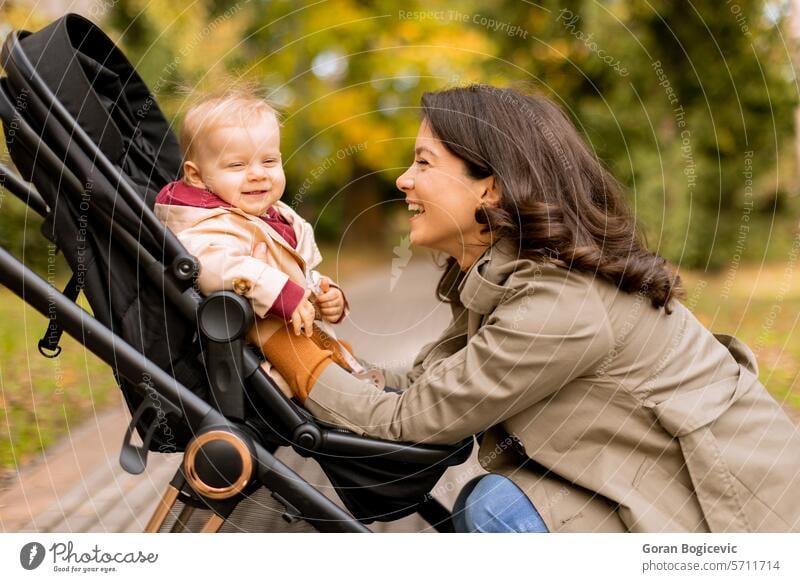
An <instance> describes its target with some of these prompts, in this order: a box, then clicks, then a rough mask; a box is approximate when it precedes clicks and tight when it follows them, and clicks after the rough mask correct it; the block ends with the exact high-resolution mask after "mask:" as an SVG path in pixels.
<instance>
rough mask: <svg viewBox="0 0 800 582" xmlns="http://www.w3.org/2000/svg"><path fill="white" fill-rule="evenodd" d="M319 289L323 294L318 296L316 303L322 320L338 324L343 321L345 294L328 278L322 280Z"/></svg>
mask: <svg viewBox="0 0 800 582" xmlns="http://www.w3.org/2000/svg"><path fill="white" fill-rule="evenodd" d="M319 288H320V289H321V290H322V293H321V294H320V295H317V297H316V302H317V306H318V307H319V312H320V314H321V315H322V319H324V320H325V321H328V322H330V323H336V322H337V321H339V320H340V319H342V315H343V314H344V294H343V293H342V290H341V289H339V288H338V287H334V286H333V285H331V280H330V279H329V278H328V277H322V279H320V282H319Z"/></svg>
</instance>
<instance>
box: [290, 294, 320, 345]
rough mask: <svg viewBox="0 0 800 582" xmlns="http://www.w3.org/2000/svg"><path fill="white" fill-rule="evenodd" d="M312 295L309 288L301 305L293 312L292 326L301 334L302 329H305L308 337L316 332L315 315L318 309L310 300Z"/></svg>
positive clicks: (296, 332)
mask: <svg viewBox="0 0 800 582" xmlns="http://www.w3.org/2000/svg"><path fill="white" fill-rule="evenodd" d="M310 296H311V291H310V290H308V289H307V290H306V293H305V295H303V298H302V299H301V300H300V303H299V305H298V306H297V308H296V309H295V310H294V312H293V313H292V327H293V328H294V333H295V335H300V333H301V331H303V332H305V334H306V337H311V334H312V333H314V316H315V315H316V311H315V310H314V306H313V305H312V304H311V301H309V300H308V298H309V297H310Z"/></svg>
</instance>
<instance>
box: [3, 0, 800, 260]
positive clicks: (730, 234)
mask: <svg viewBox="0 0 800 582" xmlns="http://www.w3.org/2000/svg"><path fill="white" fill-rule="evenodd" d="M47 7H48V5H47V4H46V3H45V4H42V3H36V2H33V1H31V2H22V1H20V0H12V1H10V2H9V1H8V0H7V1H6V2H5V3H3V4H2V7H1V8H0V18H2V23H3V24H2V30H0V32H2V33H7V32H8V31H9V30H10V29H12V28H20V27H21V28H28V29H37V28H39V27H41V26H42V25H44V24H46V23H47V22H48V21H50V20H52V19H53V18H55V17H57V16H58V15H59V13H58V10H57V9H52V10H51V12H50V13H47V10H46V8H47ZM73 9H75V10H76V11H78V12H81V13H83V14H84V15H85V16H87V17H89V18H92V19H93V20H96V21H98V22H100V23H101V24H102V25H103V26H104V28H105V29H106V30H107V31H108V32H109V33H110V34H111V35H112V37H114V38H115V39H116V40H117V41H118V42H119V44H120V45H121V46H122V47H123V49H124V50H125V51H126V53H127V54H128V56H129V58H130V59H131V61H132V62H133V63H134V64H135V66H136V67H137V69H138V70H139V72H140V73H141V74H142V76H143V77H144V79H145V81H146V82H147V83H148V85H149V86H150V88H151V90H152V91H153V93H154V94H155V96H156V98H157V100H158V102H159V103H160V104H161V106H162V108H163V109H164V110H165V112H166V113H167V115H168V116H169V117H170V118H171V119H173V120H174V121H175V123H176V124H178V123H180V119H181V117H182V115H183V112H184V111H185V109H186V106H187V105H188V103H189V102H190V101H191V98H192V93H195V92H197V91H203V90H209V89H216V88H217V87H219V86H220V84H225V83H230V82H235V81H237V80H247V81H255V82H257V83H259V84H260V85H261V86H263V87H264V91H265V93H266V94H267V95H268V96H269V97H270V98H271V99H272V100H273V101H275V102H276V103H277V105H278V106H279V108H280V109H281V110H282V111H283V113H284V119H283V153H284V160H285V168H286V173H287V177H288V186H287V191H286V194H285V195H284V201H286V202H287V203H289V204H291V205H293V206H295V207H296V208H297V209H298V210H299V211H300V212H301V213H303V214H304V215H305V216H306V217H308V218H309V219H310V220H311V221H312V222H313V223H314V224H315V227H316V229H317V231H318V236H320V237H322V238H323V239H328V240H330V241H339V240H344V243H343V244H356V245H360V244H362V243H363V242H364V241H365V240H366V241H369V243H370V245H379V244H381V243H383V244H385V245H387V246H388V248H391V246H392V245H394V244H396V243H397V241H398V239H399V238H400V237H401V236H402V234H403V232H404V231H405V229H406V228H407V227H406V225H405V222H404V221H405V217H406V212H405V209H404V206H403V204H402V203H401V202H400V200H401V199H402V195H401V194H400V193H399V192H398V191H397V190H396V189H395V187H394V180H395V178H396V177H397V175H398V174H399V173H401V171H402V169H403V168H404V167H405V166H406V165H408V164H409V163H410V161H411V159H412V144H413V140H414V136H415V134H416V129H417V126H418V123H419V109H418V106H419V100H420V96H421V94H422V93H423V92H424V91H427V90H435V89H439V88H443V87H447V86H452V85H463V84H467V83H477V82H482V83H493V84H497V85H502V86H508V85H513V86H517V87H521V88H523V89H525V90H528V91H537V92H542V93H545V94H547V95H549V96H551V97H552V98H554V99H555V100H556V101H557V102H559V103H560V104H561V106H562V107H563V108H564V109H565V110H566V111H568V112H569V114H570V116H571V117H572V119H573V120H574V121H575V123H576V124H577V125H578V127H579V128H580V129H581V131H582V132H583V133H584V135H585V136H586V138H587V139H588V140H589V141H590V142H591V145H592V147H593V148H594V149H595V151H596V152H597V155H598V156H599V157H600V158H601V159H602V160H604V161H605V162H606V163H607V165H608V166H609V167H610V168H611V169H612V171H613V173H614V174H615V175H616V176H617V177H618V178H619V179H620V180H621V181H622V182H623V183H624V184H625V185H626V187H627V191H628V194H629V200H630V202H631V205H632V207H633V208H634V210H635V212H636V215H637V218H638V220H639V223H640V226H641V227H642V229H643V230H644V231H645V233H646V234H647V237H648V240H649V243H650V245H651V247H652V248H654V249H656V250H658V251H659V252H661V253H662V254H664V255H665V256H667V257H668V258H669V259H670V260H672V261H674V262H675V263H677V264H679V265H680V266H681V267H682V268H685V267H691V268H700V269H719V268H722V267H724V266H726V265H730V264H731V263H732V261H737V264H738V261H740V260H741V261H746V260H754V261H759V262H760V261H762V260H764V259H767V260H770V259H771V258H783V259H785V256H786V253H787V252H788V251H787V249H788V248H789V246H790V244H791V238H792V236H793V234H794V228H795V226H794V225H795V224H796V220H797V216H798V206H800V202H798V196H797V193H798V187H797V174H796V166H797V160H796V146H795V140H796V135H795V134H796V131H795V108H796V106H797V95H798V91H797V85H796V79H795V76H794V69H793V66H792V61H791V55H792V50H793V49H792V47H793V45H794V42H795V40H794V34H793V33H792V27H791V18H790V17H791V14H792V12H791V10H792V7H791V4H790V3H789V2H785V1H783V2H781V1H766V0H720V1H711V0H703V1H700V2H692V3H683V2H670V1H667V0H625V1H621V0H612V1H608V2H597V1H595V0H571V1H559V2H556V1H554V0H544V1H542V2H538V3H537V4H535V5H534V4H531V3H528V2H521V1H519V0H496V1H495V2H492V3H486V2H478V1H474V0H461V1H460V2H458V3H454V2H453V3H437V5H436V6H431V4H430V3H428V2H421V1H417V0H409V1H405V2H402V3H398V2H393V1H388V0H377V1H374V2H364V1H358V0H331V1H321V2H309V3H298V2H292V1H289V0H276V1H266V0H249V1H246V0H240V1H238V2H236V1H234V0H200V1H197V2H193V3H191V4H186V3H180V2H174V1H170V0H116V1H113V2H111V1H108V2H100V1H94V2H76V3H75V4H74V7H73ZM1 214H2V217H1V218H0V219H1V220H2V221H3V222H2V224H1V225H0V227H1V229H0V237H1V238H2V240H0V242H3V243H4V244H8V243H10V242H14V241H17V240H18V239H19V238H20V237H22V236H23V234H24V232H25V228H26V222H25V220H24V218H23V216H24V215H23V214H21V210H20V208H18V207H17V206H16V205H14V204H13V202H10V201H6V203H5V204H4V205H3V212H2V213H1ZM28 228H29V227H28ZM342 237H343V238H342Z"/></svg>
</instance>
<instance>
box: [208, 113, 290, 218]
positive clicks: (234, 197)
mask: <svg viewBox="0 0 800 582" xmlns="http://www.w3.org/2000/svg"><path fill="white" fill-rule="evenodd" d="M198 146H199V148H198V158H199V159H198V160H197V165H198V168H199V170H200V174H201V177H202V180H203V183H204V184H205V186H206V188H208V189H209V190H210V191H211V192H213V193H214V194H216V195H217V196H219V197H220V198H222V199H223V200H224V201H225V202H227V203H228V204H230V205H231V206H235V207H236V208H239V209H241V210H243V211H244V212H247V213H248V214H253V215H256V216H261V215H263V214H264V213H265V212H266V211H267V209H268V208H269V207H270V206H272V205H273V204H275V203H276V202H277V201H278V200H280V197H281V196H282V195H283V190H284V188H285V187H286V176H285V175H284V173H283V165H282V163H281V151H280V128H279V127H278V120H277V119H276V118H275V116H274V115H272V114H263V115H261V116H259V117H258V118H254V119H253V120H252V123H248V125H246V126H239V125H230V126H222V127H217V128H213V129H211V130H209V131H208V132H206V135H205V136H204V139H203V141H202V142H201V143H199V144H198Z"/></svg>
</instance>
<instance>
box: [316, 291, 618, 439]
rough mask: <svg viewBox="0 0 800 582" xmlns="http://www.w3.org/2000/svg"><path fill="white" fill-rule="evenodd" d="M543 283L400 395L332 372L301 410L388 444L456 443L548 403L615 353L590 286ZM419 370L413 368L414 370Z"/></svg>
mask: <svg viewBox="0 0 800 582" xmlns="http://www.w3.org/2000/svg"><path fill="white" fill-rule="evenodd" d="M575 279H576V278H574V277H570V278H569V281H571V282H568V284H566V285H565V279H563V278H553V279H552V280H551V279H549V278H548V277H543V278H542V279H541V280H539V281H537V282H536V283H535V284H534V283H531V285H529V286H528V288H527V289H526V290H525V291H524V292H519V293H516V294H515V295H513V296H511V297H509V298H507V300H506V301H504V302H502V303H501V304H500V305H498V306H497V307H496V308H495V310H494V312H492V313H491V314H489V315H488V316H487V317H486V319H485V321H484V324H483V326H482V327H481V328H480V329H479V330H478V332H477V333H476V334H475V335H473V336H472V337H471V338H470V340H469V341H468V342H467V345H466V346H465V347H464V348H462V349H460V350H459V351H457V352H456V353H454V354H452V355H450V356H449V357H446V358H444V359H441V360H438V361H436V362H435V363H433V364H431V365H429V366H427V367H425V366H424V364H423V365H422V367H423V368H424V370H423V371H422V372H421V373H420V374H419V376H418V377H416V378H415V379H413V380H412V381H411V383H410V385H409V386H408V387H407V389H406V390H404V391H403V392H402V393H399V394H397V393H390V392H383V391H378V390H376V389H375V388H372V387H371V385H369V384H366V383H364V382H360V381H358V380H357V379H355V378H352V377H351V376H349V375H348V374H347V373H346V372H344V371H343V370H341V369H340V368H338V367H336V366H329V367H328V368H327V369H326V370H325V371H324V372H323V374H322V375H321V376H320V378H319V381H318V382H317V384H316V385H315V386H314V388H313V390H312V391H311V393H310V394H309V397H308V399H307V400H306V407H307V408H308V409H309V410H310V411H311V412H312V413H313V414H314V415H316V416H318V417H319V418H321V419H323V420H326V421H329V422H333V423H335V424H339V425H341V426H344V427H347V428H349V429H350V430H353V431H355V432H357V433H359V434H366V435H370V436H374V437H378V438H385V439H389V440H400V441H408V442H429V443H455V442H458V441H459V440H460V439H462V438H464V437H467V436H469V435H472V434H475V433H478V432H480V431H482V430H485V429H487V428H489V427H491V426H493V425H495V424H498V423H499V422H502V421H503V420H505V419H506V418H509V417H510V416H513V415H514V414H516V413H518V412H520V411H522V410H524V409H526V408H528V407H530V406H532V405H533V404H535V403H537V402H539V401H541V400H543V399H545V398H548V397H550V396H552V395H553V394H554V393H556V392H557V391H558V390H559V389H560V388H561V387H563V386H564V385H566V384H568V383H569V382H570V381H571V380H573V379H574V378H577V377H578V376H580V375H582V374H585V373H587V372H589V371H590V370H591V369H593V368H594V367H596V366H597V365H598V363H599V362H600V361H601V360H602V358H603V357H604V356H605V355H606V354H607V353H608V352H609V351H610V350H611V349H612V347H613V334H612V332H611V328H610V325H609V323H608V322H607V319H606V313H605V309H604V306H603V304H602V301H601V300H600V298H599V297H598V296H597V294H596V292H595V291H593V290H592V289H591V287H590V286H589V285H588V284H580V283H575ZM415 369H418V368H415Z"/></svg>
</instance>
